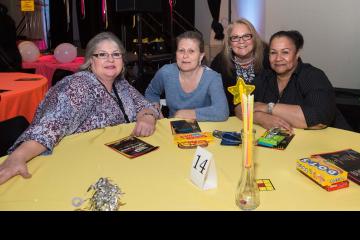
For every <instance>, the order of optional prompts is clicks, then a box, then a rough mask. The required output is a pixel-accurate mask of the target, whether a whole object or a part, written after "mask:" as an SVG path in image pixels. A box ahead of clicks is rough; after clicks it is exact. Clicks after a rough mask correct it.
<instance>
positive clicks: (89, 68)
mask: <svg viewBox="0 0 360 240" xmlns="http://www.w3.org/2000/svg"><path fill="white" fill-rule="evenodd" d="M87 70H88V71H89V72H91V73H92V70H91V64H90V65H89V66H88V67H87Z"/></svg>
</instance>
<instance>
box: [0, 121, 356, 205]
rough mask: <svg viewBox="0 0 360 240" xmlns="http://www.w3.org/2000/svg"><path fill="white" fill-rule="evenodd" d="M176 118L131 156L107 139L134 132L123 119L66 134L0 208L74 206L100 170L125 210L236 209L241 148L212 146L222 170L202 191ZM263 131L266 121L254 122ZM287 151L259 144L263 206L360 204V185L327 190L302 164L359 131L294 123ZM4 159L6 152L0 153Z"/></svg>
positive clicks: (7, 189)
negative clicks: (175, 134) (178, 140)
mask: <svg viewBox="0 0 360 240" xmlns="http://www.w3.org/2000/svg"><path fill="white" fill-rule="evenodd" d="M169 121H170V120H168V119H163V120H160V121H158V123H157V127H156V132H155V133H154V135H153V136H151V137H148V138H143V139H144V140H145V141H146V142H149V143H150V144H153V145H159V146H160V148H159V149H158V150H156V151H154V152H151V153H148V154H146V155H143V156H140V157H138V158H134V159H128V158H126V157H124V156H122V155H121V154H119V153H117V152H115V151H113V150H112V149H110V148H108V147H106V146H104V144H105V143H108V142H111V141H114V140H117V139H119V138H122V137H125V136H127V135H129V134H130V133H131V131H132V128H133V126H134V124H133V123H131V124H122V125H119V126H115V127H108V128H104V129H98V130H94V131H90V132H88V133H82V134H76V135H72V136H68V137H66V138H64V139H63V140H62V141H61V143H60V144H59V145H58V146H57V147H56V148H55V150H54V153H53V154H52V155H50V156H40V157H37V158H35V159H33V160H32V161H31V162H30V163H29V164H28V165H29V170H30V172H31V173H32V174H33V177H32V178H31V179H23V178H22V177H18V176H17V177H14V178H12V179H11V180H10V181H8V182H7V183H5V184H4V185H1V186H0V210H74V209H75V207H74V206H72V199H73V198H74V197H84V196H86V191H87V189H88V187H89V186H90V185H91V184H93V183H95V182H96V181H97V180H98V179H99V178H100V177H109V178H111V179H112V180H113V182H114V183H116V184H118V185H119V186H120V188H121V189H122V191H123V192H125V194H124V195H123V196H122V198H121V200H122V202H123V203H126V205H124V206H121V207H120V210H121V211H124V210H238V208H237V206H236V205H235V190H236V185H237V183H238V180H239V178H240V172H241V148H240V147H233V146H221V145H220V140H219V139H215V141H214V142H213V143H211V144H209V146H208V147H207V150H209V151H210V152H212V153H213V155H214V159H215V163H216V170H217V176H218V187H217V188H216V189H212V190H207V191H203V190H200V189H198V188H197V187H196V186H195V185H193V184H192V183H191V181H190V180H189V174H190V168H191V164H192V159H193V157H194V153H195V149H179V148H178V147H177V146H176V145H175V144H174V143H173V141H172V139H173V138H172V135H171V130H170V123H169ZM200 127H201V128H202V130H203V131H212V130H214V129H218V130H229V131H231V130H232V131H233V130H240V128H241V121H240V120H238V119H236V118H234V117H232V118H230V119H229V120H228V121H227V122H212V123H210V122H209V123H200ZM256 129H257V133H256V136H257V137H259V136H260V135H261V134H262V133H263V132H264V129H262V128H260V127H256ZM295 134H296V135H295V137H294V139H293V140H292V142H291V143H290V144H289V146H288V148H287V149H286V150H284V151H280V150H273V149H268V148H262V147H256V148H255V162H256V166H255V172H256V178H265V179H266V178H268V179H270V180H271V181H272V183H273V184H274V187H275V189H276V190H275V191H269V192H260V206H259V207H258V208H257V210H360V186H359V185H356V184H355V183H353V182H350V187H349V188H345V189H341V190H337V191H333V192H327V191H326V190H324V189H322V188H321V187H319V186H318V185H316V184H315V183H314V182H312V181H311V180H310V179H308V178H307V177H305V176H304V175H303V174H301V173H300V172H298V171H297V170H296V160H297V159H299V158H302V157H308V156H310V155H311V154H313V153H319V152H329V151H334V150H339V149H345V148H353V149H354V150H356V151H360V145H359V142H360V134H358V133H353V132H348V131H343V130H339V129H335V128H327V129H324V130H313V131H310V130H295ZM1 160H4V158H1V159H0V161H1Z"/></svg>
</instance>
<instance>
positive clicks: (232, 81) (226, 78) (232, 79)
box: [210, 47, 270, 116]
mask: <svg viewBox="0 0 360 240" xmlns="http://www.w3.org/2000/svg"><path fill="white" fill-rule="evenodd" d="M268 52H269V49H268V47H265V49H264V60H263V68H264V69H268V68H270V67H269V66H270V64H269V57H268V56H269V53H268ZM224 62H225V60H223V54H222V52H220V53H219V54H217V55H216V56H215V58H214V59H213V61H212V62H211V65H210V67H211V68H212V69H213V70H214V71H216V72H218V73H220V74H221V77H222V82H223V86H224V91H225V94H226V98H227V101H228V105H229V113H230V114H229V116H234V115H235V110H234V109H235V105H234V102H233V99H234V96H233V95H232V94H231V93H230V92H229V91H228V90H227V88H228V87H231V86H234V85H236V79H237V75H236V68H235V67H233V69H232V71H231V75H229V73H228V72H227V70H226V68H225V64H224ZM257 74H258V73H257V72H255V76H256V75H257Z"/></svg>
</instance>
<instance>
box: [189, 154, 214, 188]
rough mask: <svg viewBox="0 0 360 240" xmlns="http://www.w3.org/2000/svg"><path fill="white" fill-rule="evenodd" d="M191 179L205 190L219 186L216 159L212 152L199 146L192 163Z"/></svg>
mask: <svg viewBox="0 0 360 240" xmlns="http://www.w3.org/2000/svg"><path fill="white" fill-rule="evenodd" d="M190 179H191V181H192V182H193V183H194V184H195V185H196V186H198V187H199V188H201V189H203V190H207V189H212V188H216V187H217V176H216V167H215V161H214V159H213V155H212V153H211V152H209V151H207V150H205V149H204V148H202V147H197V149H196V152H195V156H194V159H193V161H192V164H191V170H190Z"/></svg>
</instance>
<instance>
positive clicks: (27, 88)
mask: <svg viewBox="0 0 360 240" xmlns="http://www.w3.org/2000/svg"><path fill="white" fill-rule="evenodd" d="M20 78H21V79H23V80H26V79H27V80H31V79H37V80H33V81H17V79H20ZM47 84H48V80H47V79H46V78H45V77H44V76H41V75H38V74H29V73H18V72H16V73H0V121H4V120H6V119H9V118H12V117H15V116H18V115H22V116H24V117H25V118H26V119H27V120H28V121H29V122H31V121H32V119H33V117H34V114H35V111H36V108H37V106H38V105H39V103H40V102H41V100H42V99H43V98H44V96H45V93H46V91H47ZM4 90H9V91H4Z"/></svg>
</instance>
